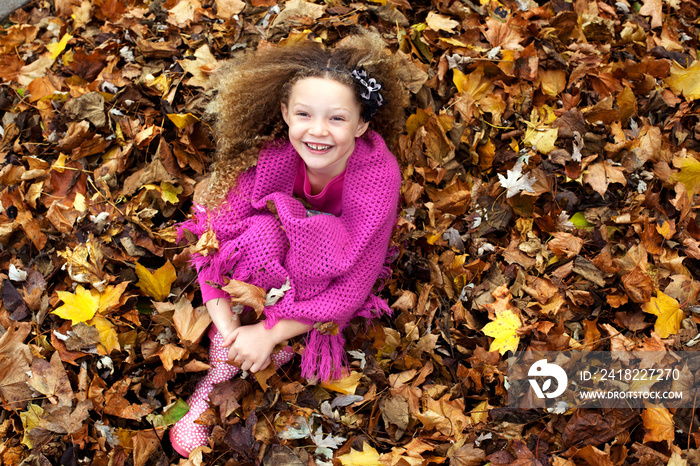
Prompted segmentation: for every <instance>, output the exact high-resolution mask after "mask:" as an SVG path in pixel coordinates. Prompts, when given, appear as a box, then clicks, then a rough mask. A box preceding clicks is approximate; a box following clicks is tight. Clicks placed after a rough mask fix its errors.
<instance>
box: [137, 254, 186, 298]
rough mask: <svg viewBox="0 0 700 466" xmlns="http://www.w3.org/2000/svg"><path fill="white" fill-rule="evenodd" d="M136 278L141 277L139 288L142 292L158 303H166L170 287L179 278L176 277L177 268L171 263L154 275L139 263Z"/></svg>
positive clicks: (167, 263)
mask: <svg viewBox="0 0 700 466" xmlns="http://www.w3.org/2000/svg"><path fill="white" fill-rule="evenodd" d="M136 276H138V277H139V281H138V283H136V286H138V287H139V288H140V289H141V291H143V292H144V293H146V294H147V295H148V296H150V297H151V298H153V299H155V300H156V301H165V298H167V297H168V295H169V294H170V285H172V284H173V282H174V281H175V279H176V278H177V276H176V275H175V267H173V264H171V263H170V261H168V262H166V263H165V265H164V266H163V267H161V268H159V269H158V270H156V271H155V272H154V273H151V272H150V271H149V270H148V269H147V268H146V267H144V266H143V265H141V264H139V263H137V264H136Z"/></svg>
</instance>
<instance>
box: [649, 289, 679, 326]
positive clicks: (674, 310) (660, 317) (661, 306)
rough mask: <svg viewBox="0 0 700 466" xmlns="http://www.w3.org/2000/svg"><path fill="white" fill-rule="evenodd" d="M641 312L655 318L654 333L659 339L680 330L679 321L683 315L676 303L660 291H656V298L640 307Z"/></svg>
mask: <svg viewBox="0 0 700 466" xmlns="http://www.w3.org/2000/svg"><path fill="white" fill-rule="evenodd" d="M642 310H643V311H644V312H648V313H649V314H654V315H655V316H657V318H656V322H655V323H654V331H655V332H656V333H658V334H659V336H660V337H661V338H668V337H669V336H670V335H675V334H676V333H678V330H680V328H681V321H682V320H683V318H684V317H685V314H684V313H683V311H682V310H681V309H680V304H679V303H678V301H676V300H675V299H673V298H672V297H670V296H667V295H665V294H664V293H662V292H661V291H660V290H657V291H656V297H655V298H651V300H650V301H649V302H648V303H644V304H643V305H642Z"/></svg>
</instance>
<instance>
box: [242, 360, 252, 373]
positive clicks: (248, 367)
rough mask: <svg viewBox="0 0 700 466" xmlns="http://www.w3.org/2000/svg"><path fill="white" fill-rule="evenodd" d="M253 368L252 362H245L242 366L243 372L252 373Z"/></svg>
mask: <svg viewBox="0 0 700 466" xmlns="http://www.w3.org/2000/svg"><path fill="white" fill-rule="evenodd" d="M251 366H252V364H251V363H250V361H244V362H243V364H241V370H242V371H246V372H250V368H251Z"/></svg>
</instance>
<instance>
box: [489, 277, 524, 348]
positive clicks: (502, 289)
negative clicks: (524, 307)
mask: <svg viewBox="0 0 700 466" xmlns="http://www.w3.org/2000/svg"><path fill="white" fill-rule="evenodd" d="M491 294H493V296H494V298H496V302H495V303H493V304H489V305H487V306H486V307H487V308H488V309H489V310H492V311H493V313H494V315H495V319H494V320H493V322H489V323H488V324H486V325H485V326H484V328H483V329H482V331H483V332H484V334H485V335H487V336H489V337H493V338H494V340H493V342H492V343H491V347H490V348H489V351H498V352H499V353H501V354H505V353H506V352H507V351H513V352H515V351H516V350H517V349H518V343H520V336H519V335H518V333H517V329H519V328H520V327H522V323H521V321H520V315H519V314H518V313H517V312H515V311H514V310H513V309H516V308H515V307H514V306H513V305H512V304H510V299H511V295H510V292H509V291H508V287H506V286H505V285H501V286H499V287H498V288H496V289H495V290H493V292H492V293H491Z"/></svg>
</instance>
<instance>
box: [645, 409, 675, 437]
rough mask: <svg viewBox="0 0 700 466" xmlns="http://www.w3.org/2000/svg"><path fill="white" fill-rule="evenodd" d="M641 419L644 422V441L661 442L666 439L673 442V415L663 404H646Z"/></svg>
mask: <svg viewBox="0 0 700 466" xmlns="http://www.w3.org/2000/svg"><path fill="white" fill-rule="evenodd" d="M642 421H643V422H644V429H645V430H646V432H645V433H644V440H643V442H644V443H647V442H661V441H663V440H667V441H669V442H673V440H674V439H675V432H674V424H673V415H672V414H671V413H670V412H669V410H668V409H666V408H664V407H663V406H651V405H648V404H647V405H646V406H645V408H644V411H642Z"/></svg>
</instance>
